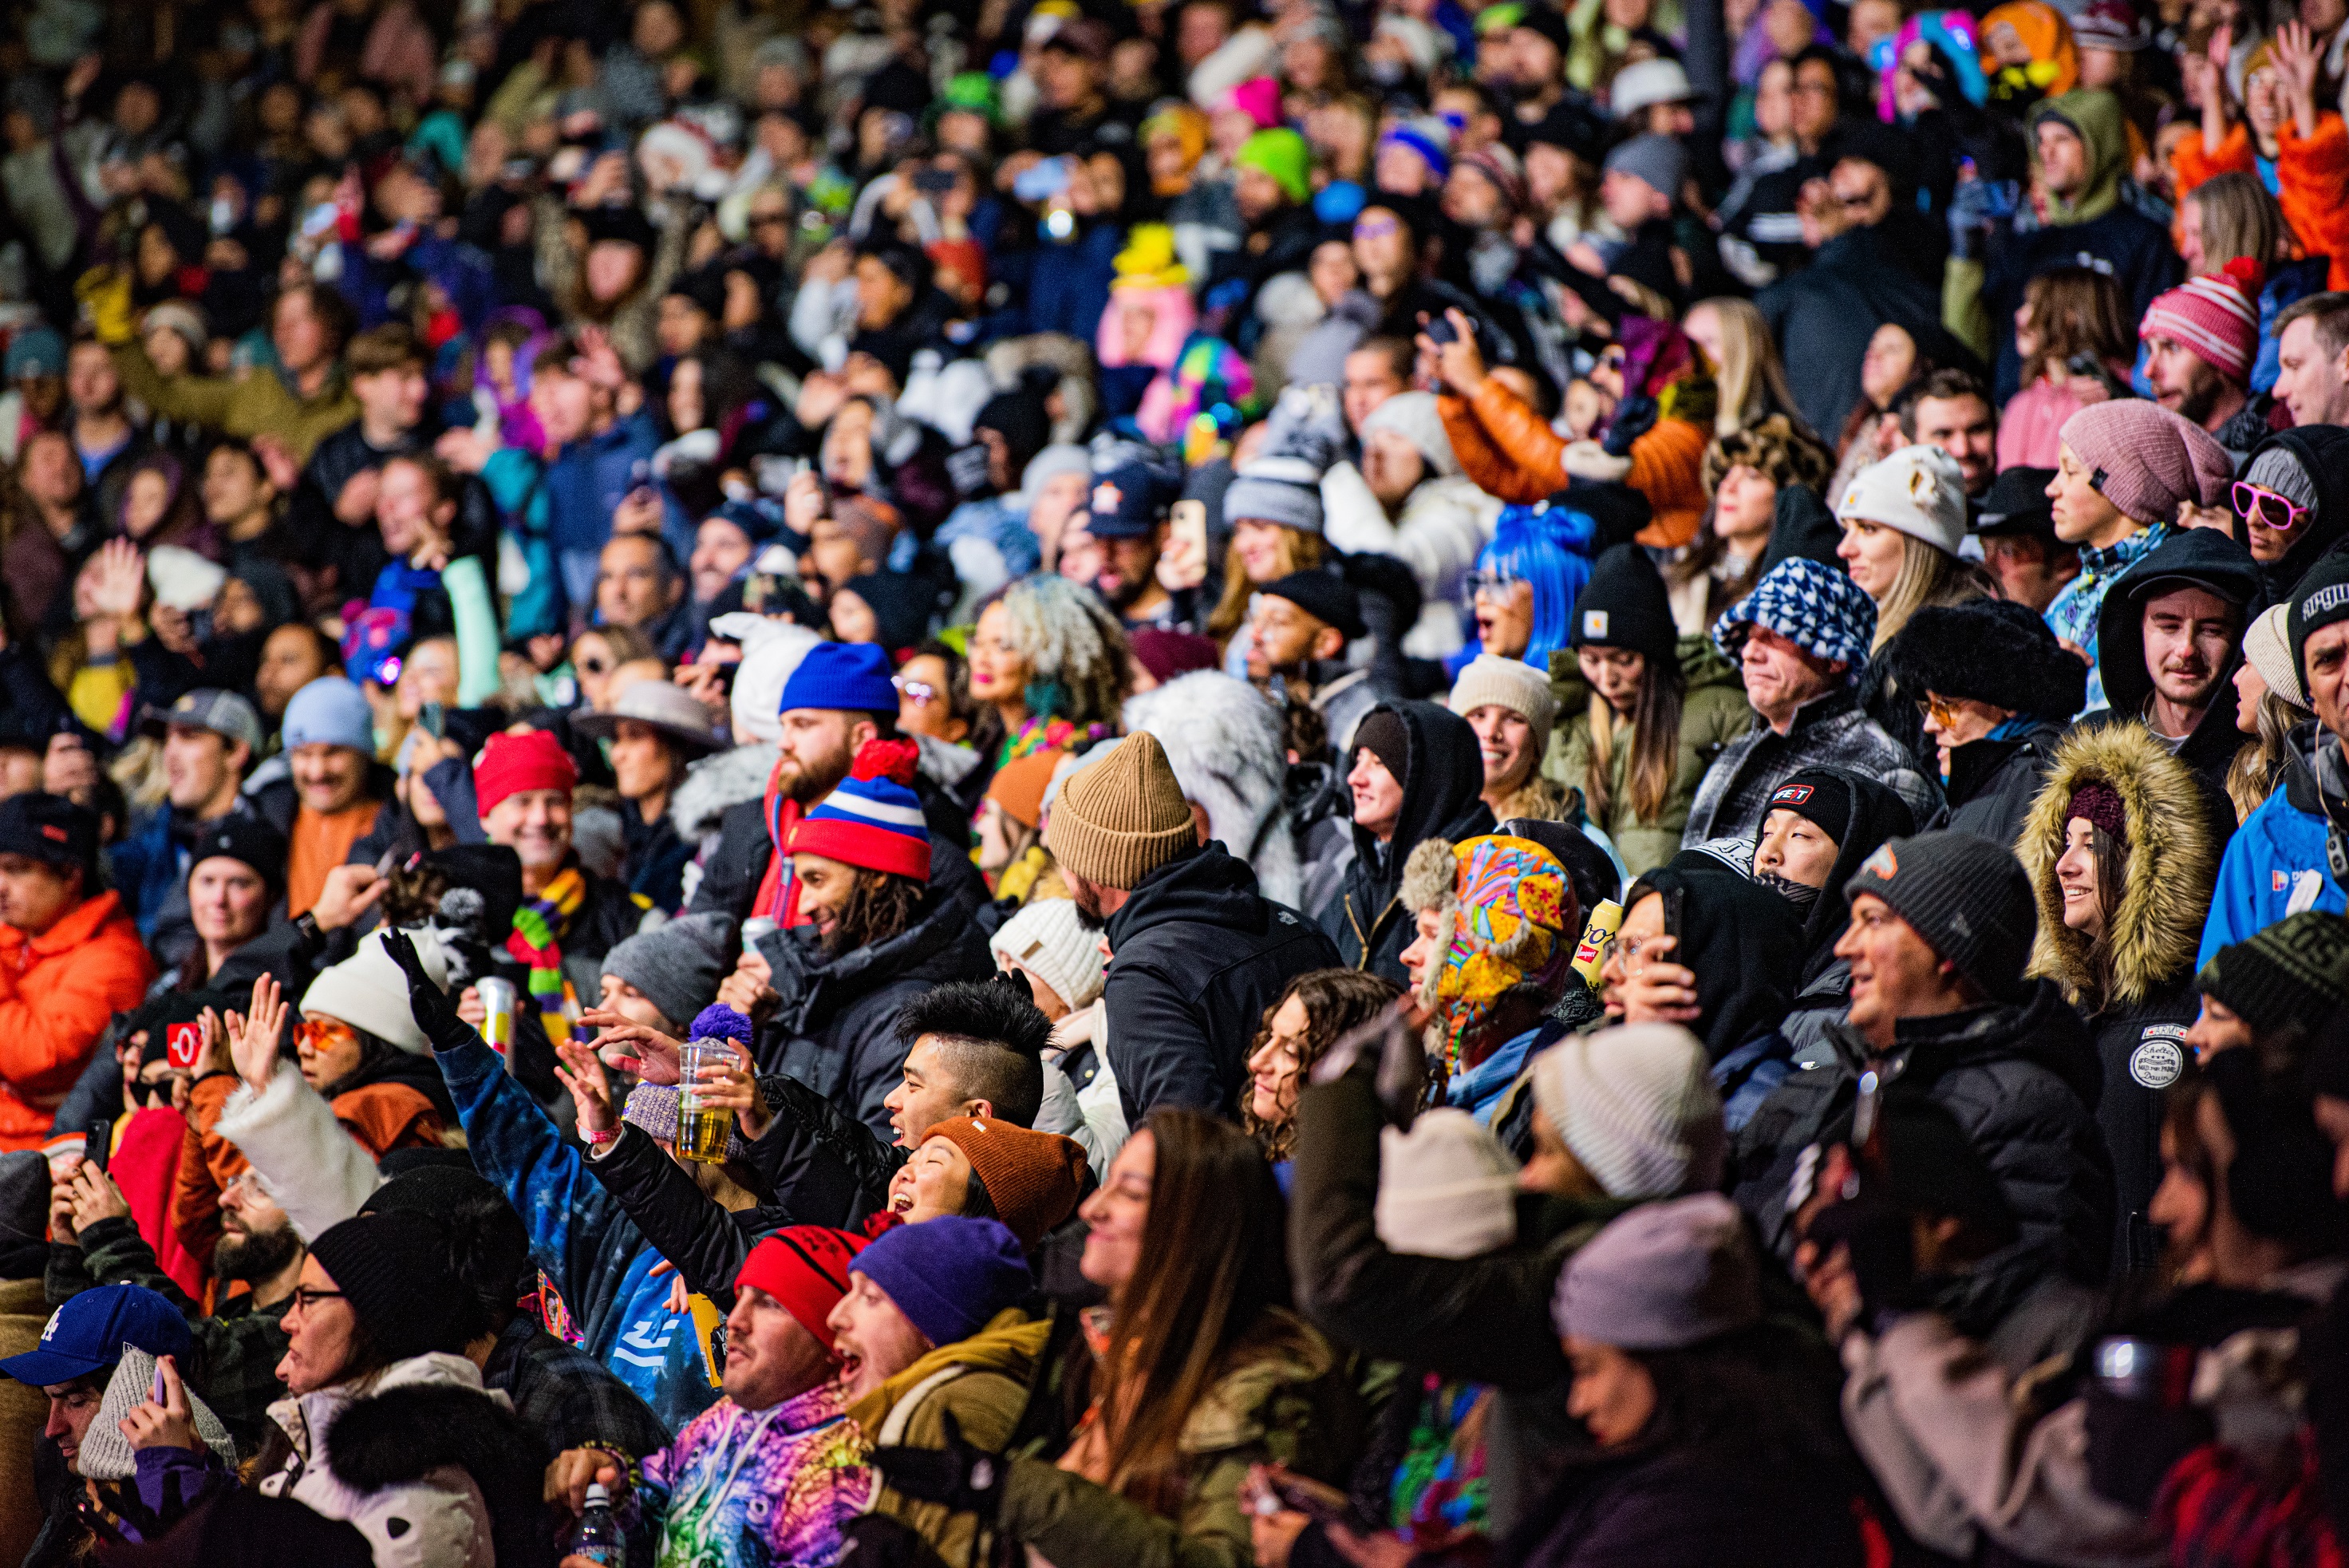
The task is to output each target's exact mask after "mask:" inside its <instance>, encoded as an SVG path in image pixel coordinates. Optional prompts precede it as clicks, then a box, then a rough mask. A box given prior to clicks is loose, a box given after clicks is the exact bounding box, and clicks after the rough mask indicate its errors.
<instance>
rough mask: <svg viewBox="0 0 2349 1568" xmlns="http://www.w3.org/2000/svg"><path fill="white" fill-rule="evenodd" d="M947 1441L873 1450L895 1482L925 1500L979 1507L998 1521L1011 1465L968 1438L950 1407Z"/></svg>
mask: <svg viewBox="0 0 2349 1568" xmlns="http://www.w3.org/2000/svg"><path fill="white" fill-rule="evenodd" d="M946 1427H947V1432H946V1443H945V1446H944V1447H942V1448H936V1449H907V1448H887V1449H874V1450H873V1468H874V1469H876V1470H879V1471H880V1472H881V1474H882V1476H883V1477H884V1478H885V1479H886V1480H887V1481H888V1482H889V1484H890V1485H891V1486H893V1487H895V1488H896V1489H897V1490H899V1491H901V1492H904V1493H905V1495H906V1496H907V1497H910V1498H913V1499H915V1500H916V1501H921V1502H936V1503H944V1504H945V1505H946V1506H947V1508H949V1509H951V1510H952V1511H955V1512H957V1513H975V1514H977V1515H978V1517H979V1518H980V1519H981V1520H983V1521H986V1522H988V1523H990V1524H992V1523H993V1522H995V1521H996V1518H997V1516H998V1515H999V1513H1000V1511H1001V1510H1002V1506H1003V1478H1004V1475H1005V1472H1006V1471H1007V1470H1008V1469H1009V1462H1008V1461H1007V1460H1006V1459H1004V1457H1003V1456H1002V1455H1001V1454H990V1453H988V1452H987V1451H985V1450H984V1449H977V1448H973V1447H972V1446H971V1445H970V1444H968V1443H966V1442H964V1441H963V1440H962V1423H961V1422H959V1421H957V1420H956V1419H955V1417H954V1412H953V1411H951V1410H948V1411H947V1412H946Z"/></svg>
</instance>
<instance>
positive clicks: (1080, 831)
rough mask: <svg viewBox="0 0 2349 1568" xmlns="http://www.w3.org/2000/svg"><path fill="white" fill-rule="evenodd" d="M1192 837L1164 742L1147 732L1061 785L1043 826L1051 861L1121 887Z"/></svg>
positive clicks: (1185, 804)
mask: <svg viewBox="0 0 2349 1568" xmlns="http://www.w3.org/2000/svg"><path fill="white" fill-rule="evenodd" d="M1198 842H1199V835H1198V830H1197V828H1196V827H1195V826H1194V825H1193V823H1192V821H1191V803H1190V802H1189V801H1187V800H1185V799H1184V798H1183V786H1182V785H1181V784H1176V783H1175V782H1174V766H1173V764H1171V763H1168V762H1167V760H1166V752H1165V748H1164V747H1162V746H1161V745H1159V743H1158V738H1157V737H1156V736H1155V735H1153V734H1150V733H1149V732H1146V731H1145V732H1143V733H1141V734H1138V735H1128V736H1127V737H1126V738H1125V739H1124V740H1123V741H1120V742H1118V743H1117V744H1116V746H1115V747H1113V748H1112V750H1111V752H1110V753H1109V755H1107V756H1105V757H1103V758H1102V759H1101V761H1099V762H1097V763H1087V764H1086V765H1085V766H1084V767H1083V768H1082V769H1081V770H1080V771H1079V772H1078V773H1077V774H1075V775H1074V776H1073V777H1071V779H1070V780H1069V782H1068V783H1066V784H1062V785H1061V793H1060V794H1059V795H1058V796H1056V797H1055V798H1054V801H1053V804H1052V820H1051V823H1050V826H1047V827H1046V828H1045V829H1044V847H1045V848H1047V849H1050V851H1051V852H1052V858H1053V859H1055V860H1057V861H1059V862H1060V863H1061V865H1062V866H1063V867H1067V868H1068V869H1069V870H1071V871H1073V872H1075V873H1076V874H1077V875H1078V876H1080V877H1083V878H1084V879H1085V880H1086V881H1088V882H1094V883H1098V884H1100V885H1101V886H1102V887H1104V888H1126V889H1131V888H1133V886H1134V884H1135V883H1137V882H1139V881H1141V880H1142V879H1143V877H1147V876H1148V875H1150V873H1151V872H1153V871H1155V870H1156V869H1158V867H1161V866H1164V865H1165V864H1166V863H1167V862H1168V861H1170V860H1172V859H1174V857H1176V856H1178V855H1181V854H1182V853H1183V852H1184V851H1185V850H1186V849H1190V848H1192V847H1194V846H1196V845H1197V844H1198Z"/></svg>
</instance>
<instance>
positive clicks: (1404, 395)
mask: <svg viewBox="0 0 2349 1568" xmlns="http://www.w3.org/2000/svg"><path fill="white" fill-rule="evenodd" d="M1371 431H1394V432H1395V434H1397V435H1399V436H1401V437H1402V438H1403V440H1405V441H1409V442H1411V444H1412V445H1413V446H1415V447H1417V448H1418V449H1419V455H1420V456H1422V457H1423V458H1425V459H1426V460H1427V466H1428V469H1429V471H1430V472H1433V473H1435V474H1437V475H1439V476H1441V477H1444V478H1449V477H1451V476H1452V475H1453V474H1455V473H1457V472H1460V459H1459V458H1458V457H1457V456H1455V455H1454V452H1453V451H1452V438H1451V437H1450V436H1449V435H1446V434H1445V433H1444V416H1443V415H1442V414H1440V413H1438V412H1437V411H1436V409H1435V394H1434V393H1433V392H1397V393H1396V394H1395V395H1394V396H1393V397H1392V398H1389V399H1388V400H1386V401H1385V402H1383V403H1381V404H1380V405H1379V406H1378V407H1377V408H1375V409H1372V410H1371V411H1370V412H1369V413H1368V414H1366V415H1364V416H1363V419H1362V439H1363V440H1364V441H1368V440H1369V439H1370V435H1371Z"/></svg>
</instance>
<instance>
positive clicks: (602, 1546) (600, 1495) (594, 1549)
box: [571, 1481, 628, 1568]
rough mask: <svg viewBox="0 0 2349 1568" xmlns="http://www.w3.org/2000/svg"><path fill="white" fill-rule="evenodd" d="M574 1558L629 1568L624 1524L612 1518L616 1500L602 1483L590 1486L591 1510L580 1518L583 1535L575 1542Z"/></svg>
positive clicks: (613, 1566)
mask: <svg viewBox="0 0 2349 1568" xmlns="http://www.w3.org/2000/svg"><path fill="white" fill-rule="evenodd" d="M571 1554H572V1555H573V1556H574V1557H585V1559H587V1561H588V1562H590V1563H605V1564H606V1565H607V1568H626V1563H627V1561H628V1543H627V1541H626V1538H624V1537H623V1536H622V1535H621V1534H620V1521H618V1520H616V1519H615V1518H613V1517H612V1497H611V1494H610V1493H609V1492H607V1491H605V1490H604V1483H603V1482H602V1481H590V1482H588V1483H587V1507H586V1510H585V1511H584V1512H582V1513H581V1514H580V1515H579V1532H578V1533H577V1534H576V1535H574V1537H573V1538H572V1541H571Z"/></svg>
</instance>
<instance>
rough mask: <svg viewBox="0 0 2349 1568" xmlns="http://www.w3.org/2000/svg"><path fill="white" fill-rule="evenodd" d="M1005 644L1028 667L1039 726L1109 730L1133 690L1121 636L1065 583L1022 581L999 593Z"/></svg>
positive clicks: (1094, 603)
mask: <svg viewBox="0 0 2349 1568" xmlns="http://www.w3.org/2000/svg"><path fill="white" fill-rule="evenodd" d="M1002 605H1003V627H1004V640H1005V641H1007V642H1008V643H1009V644H1010V645H1011V647H1012V649H1014V650H1015V651H1017V652H1018V653H1019V657H1020V658H1021V659H1024V660H1026V661H1027V665H1028V689H1029V691H1030V692H1033V693H1035V694H1036V696H1040V697H1045V698H1047V699H1048V701H1041V702H1040V701H1036V700H1035V697H1033V696H1031V697H1030V699H1029V702H1028V706H1029V708H1030V711H1032V712H1033V713H1034V714H1035V715H1036V716H1037V717H1040V718H1054V719H1065V720H1067V721H1068V722H1071V723H1072V724H1101V723H1114V722H1116V721H1117V716H1118V711H1119V710H1120V709H1121V708H1122V707H1123V705H1124V703H1125V691H1126V688H1127V687H1128V686H1130V685H1132V684H1133V654H1132V652H1131V651H1130V650H1129V649H1128V648H1127V645H1126V640H1125V628H1123V627H1122V626H1120V625H1119V624H1118V620H1117V618H1116V617H1115V616H1113V615H1112V614H1111V613H1110V612H1109V609H1108V607H1106V606H1104V605H1103V604H1102V602H1101V600H1100V599H1099V598H1097V597H1094V595H1093V593H1092V590H1091V589H1089V588H1084V587H1079V586H1078V585H1076V584H1075V583H1072V582H1071V581H1069V579H1068V578H1066V577H1062V576H1044V575H1038V576H1029V577H1022V578H1020V579H1019V581H1018V582H1016V583H1013V584H1012V585H1011V586H1010V587H1008V588H1006V589H1004V590H1003V598H1002Z"/></svg>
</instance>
